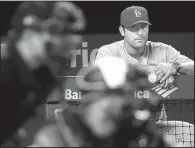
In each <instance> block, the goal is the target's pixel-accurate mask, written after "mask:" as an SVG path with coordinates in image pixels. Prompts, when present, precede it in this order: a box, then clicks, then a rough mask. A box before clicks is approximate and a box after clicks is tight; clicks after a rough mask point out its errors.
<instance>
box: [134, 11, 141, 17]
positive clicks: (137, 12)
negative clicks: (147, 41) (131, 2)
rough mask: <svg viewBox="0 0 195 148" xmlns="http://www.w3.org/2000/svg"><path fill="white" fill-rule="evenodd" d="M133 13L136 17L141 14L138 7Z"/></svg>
mask: <svg viewBox="0 0 195 148" xmlns="http://www.w3.org/2000/svg"><path fill="white" fill-rule="evenodd" d="M134 14H135V16H136V17H141V16H142V14H141V12H140V11H139V10H138V9H135V10H134Z"/></svg>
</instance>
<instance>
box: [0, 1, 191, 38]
mask: <svg viewBox="0 0 195 148" xmlns="http://www.w3.org/2000/svg"><path fill="white" fill-rule="evenodd" d="M19 3H20V2H15V1H12V2H0V12H1V13H0V15H1V17H0V18H1V27H0V34H1V36H2V35H5V33H6V32H7V29H9V27H10V26H9V21H10V18H11V16H12V14H13V13H14V10H15V8H16V6H17V5H18V4H19ZM75 3H77V4H78V5H79V6H80V7H81V8H82V9H83V11H84V13H85V14H86V17H87V29H86V32H85V33H86V34H91V33H116V32H118V25H119V20H120V13H121V12H122V10H123V9H124V8H126V7H127V6H131V5H140V6H144V7H146V8H147V9H148V12H149V17H150V21H151V23H152V24H153V25H152V27H151V28H150V32H192V31H194V26H195V25H194V22H193V20H194V18H195V17H194V14H195V10H194V9H195V3H194V2H168V1H167V2H141V1H139V2H128V1H123V2H119V1H118V2H117V1H113V2H109V1H107V2H104V1H95V2H92V1H82V2H81V1H80V2H75Z"/></svg>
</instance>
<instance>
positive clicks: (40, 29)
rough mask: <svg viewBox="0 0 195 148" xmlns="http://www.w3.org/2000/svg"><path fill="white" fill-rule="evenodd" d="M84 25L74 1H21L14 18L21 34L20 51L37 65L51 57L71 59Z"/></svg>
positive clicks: (14, 26) (81, 14)
mask: <svg viewBox="0 0 195 148" xmlns="http://www.w3.org/2000/svg"><path fill="white" fill-rule="evenodd" d="M85 25H86V22H85V16H84V14H83V12H82V10H81V9H80V8H79V7H78V6H76V5H75V4H73V3H71V2H22V3H21V4H20V5H19V7H18V8H17V10H16V13H15V14H14V16H13V18H12V26H13V28H14V30H15V31H16V32H17V33H19V34H20V39H19V42H18V43H19V44H18V46H19V52H20V53H21V55H22V56H23V57H24V58H25V60H27V61H28V62H29V63H32V64H31V66H35V67H36V66H38V64H40V63H41V62H43V61H45V60H46V59H48V57H49V58H50V57H51V58H52V59H53V57H55V59H56V57H59V58H62V59H68V58H70V55H69V54H70V50H71V49H75V48H77V47H78V45H79V44H80V43H81V42H82V37H81V36H80V35H79V34H78V32H80V31H83V30H84V29H85ZM23 49H25V50H23ZM33 64H34V65H33Z"/></svg>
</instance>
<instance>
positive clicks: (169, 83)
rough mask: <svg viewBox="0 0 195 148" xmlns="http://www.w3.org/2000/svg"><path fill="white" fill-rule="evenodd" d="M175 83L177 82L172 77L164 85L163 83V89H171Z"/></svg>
mask: <svg viewBox="0 0 195 148" xmlns="http://www.w3.org/2000/svg"><path fill="white" fill-rule="evenodd" d="M174 81H175V79H174V77H173V76H172V75H170V76H169V77H168V78H167V79H166V80H165V81H164V82H163V83H161V88H167V87H171V86H172V85H173V83H174Z"/></svg>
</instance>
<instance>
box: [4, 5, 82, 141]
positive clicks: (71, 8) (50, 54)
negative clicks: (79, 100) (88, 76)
mask: <svg viewBox="0 0 195 148" xmlns="http://www.w3.org/2000/svg"><path fill="white" fill-rule="evenodd" d="M11 26H12V28H11V30H10V31H9V32H8V35H7V36H6V37H5V38H4V40H3V42H4V43H3V44H1V47H2V48H1V50H2V52H1V58H2V61H1V73H0V78H1V79H0V97H1V100H2V101H1V106H0V117H1V124H0V128H1V132H0V143H1V144H2V143H3V142H4V141H5V140H6V139H7V138H10V137H11V136H12V135H13V133H15V132H16V130H17V129H18V128H19V127H20V126H21V125H22V124H23V123H24V122H25V121H26V120H27V119H28V118H29V117H30V116H32V115H33V113H34V110H35V108H36V107H37V105H39V104H41V103H44V102H45V101H46V99H47V96H48V95H49V94H50V92H51V91H52V90H53V89H56V88H60V87H61V82H58V81H57V80H56V75H63V74H64V73H65V72H66V70H67V69H68V64H69V58H70V57H71V55H70V53H71V52H70V50H71V49H75V48H78V45H79V44H80V43H81V42H82V38H81V36H80V35H78V32H80V31H83V30H84V29H85V16H84V14H83V12H82V10H80V8H79V7H78V6H76V5H75V4H73V3H71V2H22V3H21V4H20V5H19V7H18V8H17V9H16V12H15V13H14V16H13V18H12V19H11Z"/></svg>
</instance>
